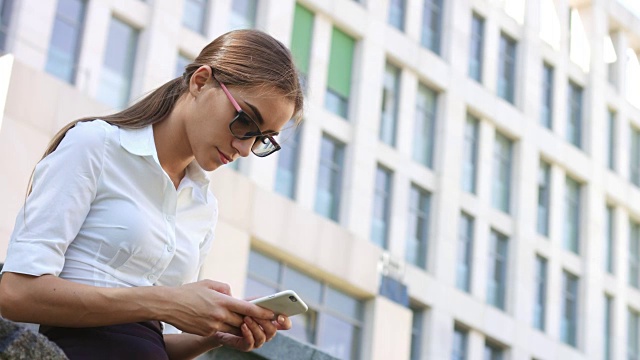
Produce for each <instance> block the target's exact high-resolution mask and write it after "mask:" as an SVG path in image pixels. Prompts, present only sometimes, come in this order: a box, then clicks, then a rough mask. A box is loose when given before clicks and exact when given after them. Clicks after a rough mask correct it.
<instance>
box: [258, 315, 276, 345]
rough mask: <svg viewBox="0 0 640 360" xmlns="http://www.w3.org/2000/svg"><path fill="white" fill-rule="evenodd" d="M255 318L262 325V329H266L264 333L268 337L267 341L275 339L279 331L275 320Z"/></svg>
mask: <svg viewBox="0 0 640 360" xmlns="http://www.w3.org/2000/svg"><path fill="white" fill-rule="evenodd" d="M253 320H254V321H255V322H257V323H258V324H259V325H260V327H262V330H263V331H264V334H265V335H266V337H267V339H266V341H270V340H271V339H273V337H274V336H276V333H277V332H278V328H277V327H276V325H275V324H274V323H273V322H271V321H270V320H263V319H253Z"/></svg>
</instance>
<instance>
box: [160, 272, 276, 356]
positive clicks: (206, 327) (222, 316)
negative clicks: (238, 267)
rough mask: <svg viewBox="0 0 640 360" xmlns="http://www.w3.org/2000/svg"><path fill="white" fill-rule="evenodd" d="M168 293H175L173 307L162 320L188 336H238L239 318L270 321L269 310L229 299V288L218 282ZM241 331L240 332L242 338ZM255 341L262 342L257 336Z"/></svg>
mask: <svg viewBox="0 0 640 360" xmlns="http://www.w3.org/2000/svg"><path fill="white" fill-rule="evenodd" d="M172 290H173V291H175V294H174V295H175V296H174V297H173V304H171V309H170V310H168V311H167V312H166V314H165V318H164V319H162V320H163V321H165V322H168V323H170V324H172V325H173V326H175V327H177V328H178V329H180V330H182V331H184V332H188V333H191V334H197V335H201V336H212V335H215V334H216V333H217V332H219V331H222V332H224V333H228V334H239V330H242V329H240V328H241V326H242V325H243V323H244V320H243V316H250V317H251V318H253V319H256V321H261V323H264V324H267V323H270V320H271V319H273V318H274V314H273V312H272V311H271V310H267V309H263V308H261V307H259V306H257V305H254V304H251V303H249V302H247V301H244V300H240V299H235V298H233V297H231V290H230V289H229V285H227V284H224V283H221V282H217V281H212V280H202V281H198V282H195V283H191V284H187V285H183V286H180V287H178V288H174V289H172ZM266 326H267V327H269V326H268V325H266ZM272 326H274V325H272ZM251 329H254V327H251ZM245 331H246V330H242V331H241V332H242V334H243V335H244V332H245ZM268 331H269V334H270V335H271V337H273V335H275V330H273V331H271V329H269V330H268ZM271 332H273V334H271ZM263 334H264V333H263ZM256 337H257V338H258V339H257V341H258V342H260V341H262V343H264V341H266V340H263V337H262V336H261V334H256ZM264 339H266V335H265V337H264ZM255 342H256V340H254V341H253V342H252V345H253V343H255Z"/></svg>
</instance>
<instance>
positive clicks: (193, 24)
mask: <svg viewBox="0 0 640 360" xmlns="http://www.w3.org/2000/svg"><path fill="white" fill-rule="evenodd" d="M207 3H208V1H207V0H185V2H184V12H183V15H182V24H183V25H184V26H185V27H187V28H188V29H191V30H193V31H195V32H197V33H200V34H204V32H205V19H206V17H207Z"/></svg>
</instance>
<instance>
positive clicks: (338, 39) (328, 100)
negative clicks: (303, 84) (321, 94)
mask: <svg viewBox="0 0 640 360" xmlns="http://www.w3.org/2000/svg"><path fill="white" fill-rule="evenodd" d="M355 44H356V41H355V40H354V39H353V38H352V37H350V36H349V35H347V34H345V33H344V32H342V31H340V30H338V29H337V28H333V33H332V35H331V54H330V55H329V78H328V79H327V93H326V96H325V107H326V108H327V109H328V110H329V111H331V112H333V113H334V114H336V115H339V116H342V117H343V118H345V119H346V118H347V117H348V115H349V96H350V94H351V67H352V66H353V51H354V48H355Z"/></svg>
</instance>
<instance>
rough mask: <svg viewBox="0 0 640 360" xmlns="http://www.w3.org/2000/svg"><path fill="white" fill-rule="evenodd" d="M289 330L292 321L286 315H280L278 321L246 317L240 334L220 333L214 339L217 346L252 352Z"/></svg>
mask: <svg viewBox="0 0 640 360" xmlns="http://www.w3.org/2000/svg"><path fill="white" fill-rule="evenodd" d="M289 329H291V320H290V319H289V318H288V317H287V316H284V315H278V319H277V321H276V320H273V321H268V320H262V319H254V318H251V317H249V316H245V317H244V324H242V326H240V333H239V334H231V333H225V332H221V331H218V332H217V333H216V334H215V335H213V336H212V338H213V341H214V342H215V343H216V344H219V345H223V346H226V347H230V348H233V349H236V350H239V351H251V350H254V349H258V348H260V347H262V345H264V343H266V342H267V341H270V340H271V339H273V338H274V337H275V336H276V333H277V331H278V330H289Z"/></svg>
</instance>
